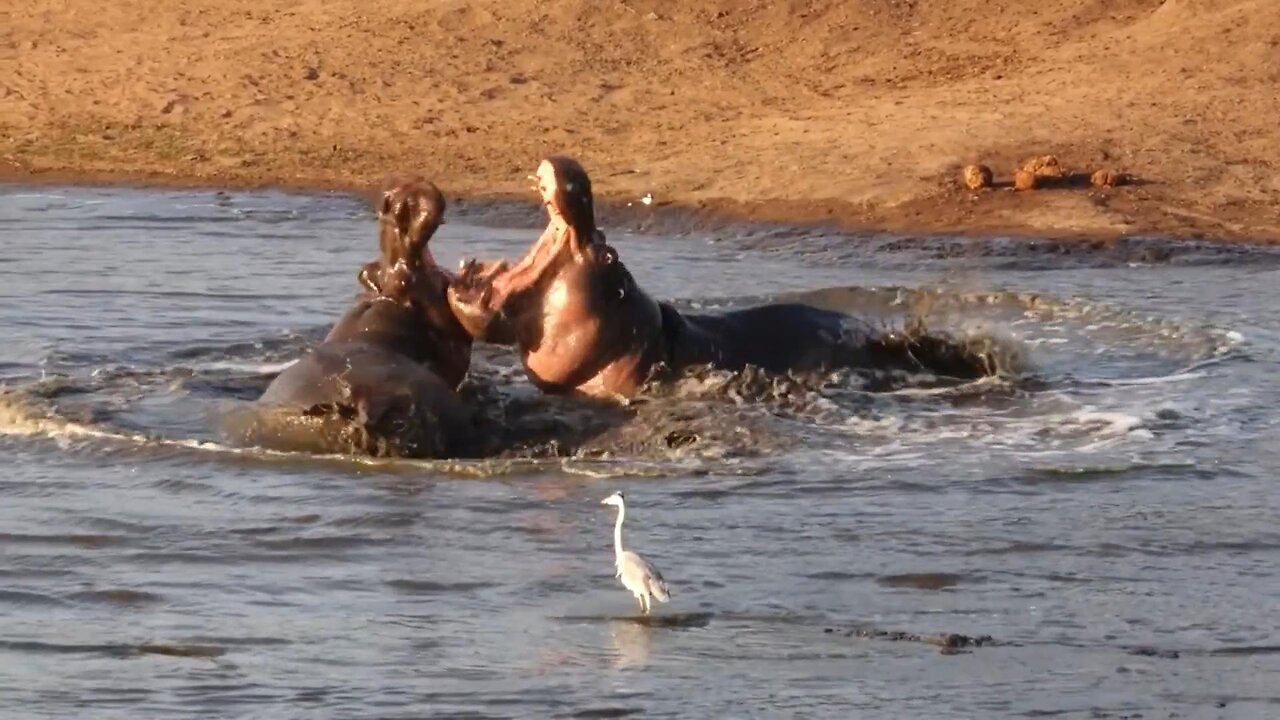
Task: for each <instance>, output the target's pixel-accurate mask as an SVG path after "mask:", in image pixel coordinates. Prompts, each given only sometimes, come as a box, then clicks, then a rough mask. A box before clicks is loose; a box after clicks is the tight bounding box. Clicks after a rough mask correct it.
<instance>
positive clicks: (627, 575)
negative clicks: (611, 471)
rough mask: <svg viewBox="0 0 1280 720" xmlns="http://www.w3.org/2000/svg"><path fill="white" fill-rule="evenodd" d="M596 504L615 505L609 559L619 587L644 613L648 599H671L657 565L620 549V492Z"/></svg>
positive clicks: (622, 503) (622, 505) (622, 504)
mask: <svg viewBox="0 0 1280 720" xmlns="http://www.w3.org/2000/svg"><path fill="white" fill-rule="evenodd" d="M600 504H601V505H613V506H615V507H617V508H618V521H617V523H615V524H614V526H613V552H614V561H613V562H614V565H615V566H616V567H617V569H618V574H617V577H618V578H619V579H621V580H622V586H623V587H625V588H626V589H628V590H630V591H631V594H632V595H635V596H636V600H637V601H639V603H640V611H641V612H643V613H644V614H645V615H648V614H649V608H650V598H657V599H658V601H659V602H667V601H668V600H670V599H671V594H670V593H669V592H667V582H666V581H665V580H663V579H662V573H661V572H658V568H656V567H654V566H653V565H652V564H650V563H649V561H648V560H645V559H644V558H642V557H640V556H639V555H637V554H635V553H633V552H631V551H630V550H623V549H622V521H623V520H624V519H625V518H626V517H627V505H626V502H625V501H624V498H623V496H622V493H621V492H616V493H614V494H612V495H610V496H609V497H607V498H605V499H604V500H601V501H600Z"/></svg>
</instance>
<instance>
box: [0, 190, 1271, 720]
mask: <svg viewBox="0 0 1280 720" xmlns="http://www.w3.org/2000/svg"><path fill="white" fill-rule="evenodd" d="M451 217H453V218H454V219H453V220H452V221H451V222H449V223H448V224H446V225H445V226H444V227H443V228H442V230H441V232H440V233H439V234H438V236H437V239H436V241H435V242H434V244H433V248H434V250H435V252H436V255H437V257H438V258H440V259H441V260H442V261H443V262H444V263H445V264H446V265H454V264H456V262H457V260H458V259H459V258H460V257H462V256H464V255H466V256H481V257H491V256H494V255H504V256H507V257H512V256H515V255H517V254H519V253H521V252H522V251H523V249H524V248H525V247H526V246H527V244H528V243H530V242H531V241H532V240H533V239H535V238H536V236H537V232H538V231H537V229H536V228H518V227H485V226H484V225H483V224H482V222H483V215H482V214H478V213H473V214H471V215H467V214H465V213H463V214H460V215H457V216H451ZM638 222H640V224H638V225H636V226H635V227H637V228H642V227H643V222H642V221H638ZM610 241H611V242H612V243H614V244H615V246H616V247H617V248H618V250H619V252H620V254H621V256H622V258H623V260H624V261H625V262H626V263H627V264H628V266H629V267H630V268H631V270H632V272H633V273H635V274H636V276H637V278H638V280H639V281H640V283H641V284H642V285H644V286H645V287H646V289H647V290H649V291H650V292H651V293H652V294H654V295H655V296H658V297H661V298H667V299H678V300H681V301H684V302H685V303H686V304H688V305H693V306H713V305H717V304H729V303H743V302H755V301H760V300H764V299H770V298H783V297H785V298H787V299H800V300H803V301H808V302H812V303H814V304H818V305H823V306H826V307H831V308H836V309H842V310H846V311H849V312H856V313H858V314H863V315H867V316H869V317H872V318H878V319H879V320H880V321H882V322H885V323H888V324H894V323H897V322H900V321H902V319H903V318H904V317H905V316H907V315H920V316H927V317H928V318H929V325H930V327H937V328H943V329H948V330H955V331H957V332H960V331H963V332H966V333H971V334H974V335H975V336H982V337H992V338H996V339H997V340H998V342H999V344H1000V347H1001V348H1003V349H1004V350H1007V351H1008V354H1009V356H1010V357H1011V358H1016V362H1014V361H1011V362H1010V365H1009V368H1008V369H1009V372H1008V373H1006V374H1005V375H1004V376H1003V377H1001V378H999V379H987V380H983V381H980V382H975V383H970V384H966V385H955V384H948V383H941V382H936V381H934V379H930V378H915V379H902V378H899V379H898V380H897V381H895V382H891V383H879V384H877V383H870V384H869V383H867V382H866V381H865V378H859V377H856V376H850V375H840V374H836V375H832V376H830V377H826V378H819V379H812V378H811V379H808V380H806V381H804V382H799V381H797V382H796V383H794V384H787V383H784V382H781V381H777V382H774V381H771V380H768V379H759V378H756V379H755V380H753V381H751V382H746V381H735V380H734V379H732V378H725V377H708V378H701V379H695V380H690V381H689V382H688V383H686V384H685V385H684V386H682V387H680V388H678V389H677V390H675V391H672V392H671V393H668V394H667V395H664V396H658V397H654V398H652V399H651V400H650V401H649V402H648V403H645V404H642V407H641V408H640V409H639V410H637V411H636V413H637V414H636V415H635V416H634V417H633V419H632V421H631V423H627V422H625V421H618V423H615V424H617V425H618V426H616V427H611V428H609V429H608V430H606V431H604V432H603V434H601V435H599V436H598V437H596V438H595V439H594V440H593V441H592V442H593V443H594V445H593V446H592V448H591V449H590V452H588V451H586V450H581V451H569V452H565V451H563V450H561V451H558V452H549V451H547V447H546V445H545V443H543V444H542V445H539V446H537V447H535V446H534V444H530V445H529V446H527V447H514V446H513V449H512V450H511V451H510V452H507V453H505V454H504V455H503V456H502V457H500V458H496V459H490V460H480V461H468V462H452V463H450V462H437V463H431V462H410V461H399V462H371V461H360V460H357V459H353V458H342V457H308V456H301V455H284V454H278V453H270V452H265V451H259V450H255V449H252V448H248V449H246V448H234V447H232V446H230V445H229V444H228V443H227V442H225V441H224V439H223V438H221V436H220V435H219V432H218V429H217V421H216V418H217V417H218V413H219V412H221V411H222V409H224V408H225V407H227V406H228V404H234V403H236V402H244V401H248V400H252V399H253V398H254V397H256V394H257V393H259V392H261V390H262V388H264V387H265V386H266V384H267V382H269V381H270V379H271V377H272V376H273V374H274V373H276V372H279V370H280V369H281V368H282V367H283V366H284V363H287V362H289V361H290V360H292V359H293V358H294V357H296V356H297V355H298V353H299V352H301V351H302V349H303V348H305V347H306V346H307V344H308V343H309V342H313V341H314V340H316V339H317V338H318V337H319V336H320V335H321V334H322V333H323V332H324V331H325V329H326V327H327V324H328V323H330V322H332V321H333V320H334V319H336V318H337V317H338V315H339V314H340V313H341V312H342V311H343V310H344V309H345V307H346V306H347V304H348V303H349V302H350V300H351V299H352V297H353V295H354V293H355V291H356V284H355V272H356V270H357V268H358V267H359V265H360V264H361V263H363V262H365V261H367V260H368V259H370V258H371V257H372V256H373V254H374V252H375V246H376V240H375V223H374V220H373V217H372V215H371V213H370V211H369V209H368V208H367V207H366V206H365V205H364V204H362V203H360V202H358V201H356V200H353V199H350V198H345V197H340V196H312V197H307V196H292V195H286V194H277V193H240V192H232V193H214V192H150V191H140V190H127V189H80V188H39V189H34V188H24V187H16V186H11V187H5V188H2V189H0V337H3V339H4V342H3V343H2V344H0V382H3V384H4V386H5V391H4V394H3V395H0V453H2V454H3V457H4V458H6V462H5V464H4V472H3V473H0V717H4V718H46V717H47V718H68V717H76V718H130V719H131V720H137V719H139V718H172V717H177V716H189V715H207V716H213V717H262V718H266V717H270V718H283V717H326V718H348V717H350V718H354V717H380V718H409V717H428V716H430V717H437V716H438V717H627V716H642V717H681V718H687V717H832V718H849V717H886V718H907V717H944V716H945V717H957V718H968V717H974V718H990V717H1019V716H1022V717H1043V716H1053V717H1072V718H1074V717H1089V718H1092V717H1125V716H1127V717H1138V716H1139V715H1141V716H1142V717H1146V718H1152V717H1160V718H1164V717H1278V716H1280V612H1277V607H1278V605H1277V603H1278V602H1280V601H1277V600H1276V599H1275V598H1277V597H1280V578H1278V577H1277V560H1280V524H1278V523H1277V517H1278V511H1280V501H1278V500H1277V497H1278V495H1277V493H1276V491H1275V489H1274V486H1273V482H1274V480H1275V476H1276V471H1277V469H1280V449H1278V447H1277V444H1276V439H1277V425H1278V423H1280V410H1278V409H1277V408H1278V407H1280V382H1278V381H1277V372H1276V371H1277V360H1278V357H1277V349H1278V348H1280V319H1277V315H1276V312H1275V310H1276V308H1277V307H1280V255H1277V254H1276V253H1273V252H1269V251H1264V250H1250V249H1241V248H1221V247H1215V246H1213V245H1189V244H1175V243H1163V242H1159V241H1155V240H1146V241H1138V240H1133V241H1127V242H1121V243H1117V244H1112V245H1107V246H1097V247H1090V246H1080V245H1070V244H1063V243H1055V242H1051V241H1048V240H1045V241H1040V242H1035V243H1025V242H1012V241H1005V242H1000V241H991V242H965V241H959V240H951V239H914V240H913V239H902V238H892V237H879V236H877V237H854V238H851V237H846V236H842V235H839V234H833V233H822V232H818V231H813V232H804V231H798V230H786V229H777V228H773V229H769V228H756V229H741V228H740V229H736V230H729V229H722V230H720V231H709V230H707V231H698V232H694V231H689V232H678V233H673V232H663V233H653V234H645V233H642V232H633V233H629V232H625V231H623V230H621V229H618V230H614V231H612V232H610ZM475 363H476V379H475V381H474V385H475V387H476V388H477V389H476V392H491V393H495V394H496V396H499V397H501V398H505V399H504V400H503V402H505V403H506V404H507V405H508V406H511V407H516V406H522V407H525V408H526V410H528V408H531V407H532V408H534V410H530V411H528V412H527V413H526V415H524V416H521V417H527V416H528V414H529V413H532V416H534V417H536V418H538V421H539V422H542V423H543V424H547V423H550V426H551V428H552V429H551V430H550V431H548V432H550V434H551V435H554V434H555V432H556V431H557V430H556V428H559V429H560V430H563V431H565V432H569V431H570V430H571V429H572V428H573V427H574V423H575V422H577V420H575V417H576V416H575V415H574V413H575V412H576V410H575V409H574V408H573V407H572V403H566V402H562V401H554V400H550V399H543V398H540V397H539V396H538V394H537V393H535V392H533V391H532V390H531V389H530V388H529V387H528V384H527V383H526V382H525V381H524V380H523V378H522V376H521V375H520V373H519V372H518V371H517V370H516V369H515V365H514V361H513V359H512V358H511V357H510V356H509V353H506V352H505V351H502V350H500V349H494V348H478V349H477V353H476V360H475ZM486 388H487V389H486ZM495 388H496V389H495ZM521 404H523V405H521ZM654 408H656V409H654ZM646 413H648V414H647V415H646ZM513 417H515V416H514V415H513ZM672 426H678V427H676V429H677V430H679V431H680V432H679V433H677V435H678V436H679V437H683V438H693V440H692V441H689V442H685V441H681V442H668V441H663V440H662V438H664V437H667V436H666V435H664V433H668V431H669V430H670V429H671V427H672ZM652 438H658V439H657V440H653V441H652V442H651V441H650V440H652ZM543 439H544V440H545V438H543ZM668 440H669V438H668ZM584 447H585V446H584ZM618 489H621V490H624V491H625V492H626V493H627V497H628V503H629V513H628V523H627V530H626V537H627V539H628V540H629V541H630V544H631V546H632V547H633V548H634V549H637V550H639V551H640V552H642V553H643V554H645V555H646V556H647V557H649V559H650V560H652V561H653V562H654V563H655V564H656V565H657V566H658V567H660V568H661V569H662V570H663V572H664V574H665V575H666V577H667V580H668V583H669V585H670V588H671V592H672V600H671V602H670V603H669V604H666V605H660V606H659V607H658V609H657V612H656V617H655V618H654V619H652V620H651V621H648V622H642V621H639V620H637V619H636V617H635V616H636V606H635V604H634V601H633V600H632V598H631V597H630V595H629V594H628V593H626V592H625V591H624V590H623V589H622V588H621V586H620V585H619V584H618V583H617V581H616V580H615V579H614V578H613V576H612V573H613V568H612V560H613V558H612V545H611V542H612V536H611V532H612V520H613V515H612V510H611V509H610V508H607V507H602V506H600V504H599V501H600V500H601V499H602V498H603V497H605V496H606V495H608V494H609V493H611V492H613V491H614V490H618ZM951 633H955V634H961V635H964V636H969V637H973V638H979V639H980V640H981V644H980V646H978V647H965V648H953V649H949V650H947V651H945V652H944V651H942V650H940V648H939V646H938V641H937V638H936V636H938V635H947V634H951ZM985 636H989V639H988V638H986V637H985ZM953 642H954V641H953Z"/></svg>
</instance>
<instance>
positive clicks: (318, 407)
mask: <svg viewBox="0 0 1280 720" xmlns="http://www.w3.org/2000/svg"><path fill="white" fill-rule="evenodd" d="M444 210H445V201H444V197H443V196H442V195H441V194H440V191H439V190H438V189H436V187H435V186H434V185H432V184H431V183H429V182H426V181H424V180H411V181H406V182H404V183H401V184H399V185H397V186H395V187H393V188H392V189H390V190H388V191H387V192H386V193H384V194H383V196H382V200H381V203H380V206H379V211H378V222H379V227H380V238H379V243H380V248H381V254H380V257H379V259H378V260H377V261H375V262H373V263H370V264H369V265H366V266H365V267H364V268H363V269H362V270H361V272H360V274H359V278H360V282H361V283H362V284H363V285H365V286H366V287H369V288H371V290H372V292H366V293H363V294H362V295H361V296H360V297H359V298H358V299H357V301H356V303H355V305H354V306H353V307H352V308H351V309H350V310H348V311H347V312H346V314H344V315H343V316H342V318H341V319H339V320H338V322H337V323H336V324H335V325H334V326H333V329H332V330H330V331H329V333H328V335H327V336H326V337H325V339H324V341H323V342H321V343H320V344H319V345H318V346H316V347H315V348H313V349H311V350H310V351H308V352H307V353H306V354H305V355H303V356H302V357H301V358H300V359H299V360H298V362H297V363H295V364H294V365H292V366H290V367H289V368H288V369H286V370H285V371H284V372H283V373H281V374H280V376H279V377H277V378H276V379H275V380H274V381H273V382H272V383H271V385H270V386H269V387H267V389H266V391H265V392H264V393H263V395H262V397H261V398H260V399H259V400H258V403H257V412H256V413H255V415H256V417H255V421H254V422H253V423H252V426H251V427H249V428H245V431H244V434H246V435H250V436H253V437H254V439H255V441H256V442H258V443H259V444H263V445H266V446H269V447H276V448H280V449H290V450H312V451H322V452H356V453H365V454H370V455H375V456H411V457H443V456H453V455H457V454H460V453H462V452H464V451H465V448H466V447H467V446H468V445H469V442H470V439H471V414H470V412H469V410H468V408H467V407H466V406H465V404H464V403H463V402H462V400H461V399H460V398H459V397H458V395H457V394H456V392H455V391H456V389H457V387H458V385H459V383H461V382H462V379H463V376H465V375H466V373H467V369H468V367H469V366H470V361H471V342H472V341H471V336H470V335H469V334H468V333H467V332H466V330H464V329H463V327H462V326H461V325H460V324H459V323H458V321H457V320H456V319H455V317H454V315H453V313H452V311H451V310H450V309H449V305H448V301H447V299H446V294H445V293H446V290H447V288H448V286H449V283H450V277H449V275H448V274H447V273H445V272H444V270H443V269H441V268H440V267H439V266H438V265H436V264H435V261H434V260H433V259H432V257H431V254H430V252H429V251H428V250H427V243H428V241H429V240H430V239H431V235H432V234H433V233H434V232H435V230H436V228H438V227H439V225H440V222H441V219H442V217H443V214H444Z"/></svg>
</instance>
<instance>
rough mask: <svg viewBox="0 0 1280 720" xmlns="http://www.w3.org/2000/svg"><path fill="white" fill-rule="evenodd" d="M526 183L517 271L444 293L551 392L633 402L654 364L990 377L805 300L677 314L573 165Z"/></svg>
mask: <svg viewBox="0 0 1280 720" xmlns="http://www.w3.org/2000/svg"><path fill="white" fill-rule="evenodd" d="M530 179H533V180H536V182H537V190H538V192H539V194H540V195H541V198H542V202H543V204H544V205H545V207H546V209H547V214H548V217H549V222H548V224H547V228H546V230H545V231H544V232H543V233H542V236H541V237H540V238H539V239H538V241H537V242H536V243H535V244H534V245H533V247H532V249H531V250H530V251H529V253H528V254H527V255H526V256H525V257H524V259H523V260H521V261H520V262H519V263H517V264H516V265H515V266H510V267H509V266H508V265H507V264H506V263H505V262H501V261H498V262H493V263H479V262H476V261H471V262H469V263H467V264H466V265H464V267H463V269H462V273H461V275H460V277H459V278H458V279H457V280H456V281H455V283H454V284H453V285H452V286H451V287H450V289H449V291H448V298H449V304H450V306H451V307H452V308H453V310H454V313H455V315H457V317H458V319H459V320H461V322H462V324H463V325H464V326H465V327H466V329H467V331H468V332H469V333H471V335H472V336H473V337H474V338H476V339H477V340H481V341H485V342H491V343H496V344H514V345H516V346H517V347H518V349H519V352H520V355H521V358H522V360H523V362H524V367H525V369H526V371H527V373H528V375H529V377H530V379H531V380H532V381H533V382H534V383H535V384H536V385H537V386H538V387H540V388H542V389H543V390H544V391H546V392H553V393H562V392H569V391H578V392H582V393H585V394H588V395H595V396H615V397H616V396H623V397H629V396H632V395H634V394H635V393H636V392H637V391H638V390H639V389H640V387H641V385H642V384H644V383H645V382H646V381H647V380H648V379H649V378H650V377H651V373H653V371H654V370H655V369H656V368H659V367H665V368H666V369H668V370H671V371H680V370H682V369H684V368H687V367H691V366H711V367H714V368H720V369H725V370H732V371H739V370H742V369H744V368H745V367H746V366H748V365H754V366H756V367H759V368H761V369H764V370H767V371H770V372H775V373H785V372H788V371H809V370H819V369H827V368H835V367H870V368H885V369H890V368H901V369H906V370H918V369H922V368H923V369H929V370H932V371H935V372H940V373H943V374H947V375H952V376H963V377H976V376H981V375H985V374H988V371H987V369H986V367H985V365H984V363H983V361H982V360H983V359H982V358H981V357H979V356H977V355H975V354H974V353H970V352H968V351H967V350H966V349H965V348H964V347H962V346H960V345H959V344H956V343H954V342H951V341H948V340H944V339H940V338H933V337H929V336H925V337H920V338H907V337H905V336H903V335H902V334H898V333H886V332H881V331H878V330H875V329H873V328H872V327H871V326H870V325H869V324H868V323H866V322H863V321H859V320H857V319H856V318H852V317H850V316H848V315H844V314H842V313H838V312H832V311H828V310H821V309H818V308H814V307H811V306H808V305H803V304H796V303H779V304H770V305H762V306H759V307H753V308H747V309H743V310H735V311H730V312H724V313H719V314H714V315H685V314H682V313H680V312H678V311H677V310H676V309H675V308H674V307H672V306H671V305H669V304H667V303H664V302H659V301H657V300H654V299H653V298H652V297H650V296H649V295H648V294H646V293H645V292H644V290H642V289H641V288H640V286H639V285H638V284H637V283H636V281H635V278H634V277H633V276H632V275H631V273H630V272H629V271H628V270H627V268H626V267H625V266H624V265H623V264H622V262H621V261H620V260H619V258H618V253H617V251H615V250H614V249H613V248H612V247H610V246H609V245H608V244H607V243H606V241H605V236H604V234H603V233H602V232H601V231H600V230H599V228H597V227H596V221H595V209H594V205H593V199H592V194H591V180H590V179H589V178H588V177H587V173H586V171H584V170H583V168H582V166H581V165H580V164H579V163H578V162H577V161H575V160H573V159H572V158H568V157H563V156H554V157H549V158H547V159H545V160H544V161H543V162H542V163H541V165H539V167H538V170H537V175H535V176H531V178H530Z"/></svg>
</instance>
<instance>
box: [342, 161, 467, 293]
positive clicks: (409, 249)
mask: <svg viewBox="0 0 1280 720" xmlns="http://www.w3.org/2000/svg"><path fill="white" fill-rule="evenodd" d="M444 212H445V199H444V195H443V194H442V193H441V192H440V190H439V189H438V188H436V186H435V185H434V184H432V183H431V182H429V181H427V180H424V179H422V178H416V177H415V178H411V179H408V180H405V181H403V182H401V183H400V184H398V185H396V186H395V187H393V188H391V189H390V190H388V191H387V192H385V193H383V195H382V200H381V202H380V203H379V206H378V220H379V237H378V245H379V250H380V251H381V252H380V254H379V257H378V259H377V260H374V261H372V262H370V263H368V264H366V265H365V266H364V267H362V268H361V269H360V272H359V273H358V275H357V279H358V280H359V282H360V284H361V285H362V286H364V287H365V288H367V289H368V290H370V291H371V292H373V293H375V294H376V295H378V296H380V297H384V298H387V299H390V300H395V301H397V302H401V303H404V304H418V305H422V304H437V303H442V302H443V301H444V292H445V290H446V288H448V286H449V285H450V283H452V282H453V281H454V277H453V275H452V274H450V273H449V272H448V271H447V270H445V269H444V268H443V267H441V265H440V264H439V263H437V262H436V260H435V257H434V256H432V254H431V248H430V242H431V237H432V235H433V234H434V233H435V231H436V229H438V228H439V227H440V225H441V224H443V223H444Z"/></svg>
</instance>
